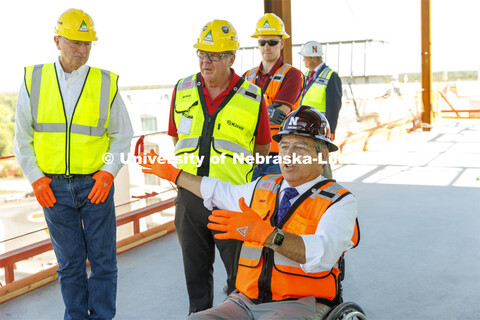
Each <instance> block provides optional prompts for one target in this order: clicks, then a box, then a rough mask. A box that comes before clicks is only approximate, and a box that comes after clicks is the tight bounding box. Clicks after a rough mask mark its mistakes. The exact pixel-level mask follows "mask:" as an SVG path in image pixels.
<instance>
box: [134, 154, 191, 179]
mask: <svg viewBox="0 0 480 320" xmlns="http://www.w3.org/2000/svg"><path fill="white" fill-rule="evenodd" d="M140 156H141V157H142V160H141V162H139V163H138V164H139V165H141V166H142V167H145V168H147V169H142V172H145V173H153V174H154V175H156V176H158V177H160V178H162V179H166V180H168V181H171V182H173V183H176V182H177V178H178V175H179V174H180V172H181V171H182V170H180V169H178V168H175V167H174V166H172V165H171V164H170V163H168V161H167V160H165V159H163V158H162V157H160V156H159V155H158V154H156V153H155V151H153V149H152V150H150V152H149V153H141V154H140Z"/></svg>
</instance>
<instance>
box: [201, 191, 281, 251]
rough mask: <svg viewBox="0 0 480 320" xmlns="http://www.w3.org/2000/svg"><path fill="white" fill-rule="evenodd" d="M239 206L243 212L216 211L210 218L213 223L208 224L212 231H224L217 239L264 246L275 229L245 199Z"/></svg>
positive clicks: (217, 235) (216, 236)
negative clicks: (235, 240)
mask: <svg viewBox="0 0 480 320" xmlns="http://www.w3.org/2000/svg"><path fill="white" fill-rule="evenodd" d="M238 205H239V206H240V209H241V210H242V212H237V211H228V210H214V211H213V212H212V214H211V215H210V216H209V217H208V220H210V221H211V222H213V223H209V224H207V227H208V228H209V229H211V230H217V231H224V232H225V233H217V234H216V235H215V238H217V239H237V240H241V241H247V242H253V243H257V244H259V245H262V246H263V245H264V244H265V240H267V238H268V236H270V234H272V232H273V231H274V230H275V227H272V226H271V225H270V221H263V220H262V218H261V217H260V216H259V215H258V214H257V213H256V212H255V211H253V210H252V209H251V208H249V207H248V206H247V205H246V204H245V199H244V198H240V199H239V200H238Z"/></svg>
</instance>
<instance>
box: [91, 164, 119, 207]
mask: <svg viewBox="0 0 480 320" xmlns="http://www.w3.org/2000/svg"><path fill="white" fill-rule="evenodd" d="M92 178H93V179H94V180H95V185H94V186H93V188H92V191H90V194H89V195H88V199H91V200H90V201H91V202H92V203H95V204H99V203H100V202H104V201H105V199H107V197H108V194H109V193H110V188H111V187H112V183H113V175H112V174H111V173H110V172H107V171H98V172H97V173H95V174H94V175H93V176H92Z"/></svg>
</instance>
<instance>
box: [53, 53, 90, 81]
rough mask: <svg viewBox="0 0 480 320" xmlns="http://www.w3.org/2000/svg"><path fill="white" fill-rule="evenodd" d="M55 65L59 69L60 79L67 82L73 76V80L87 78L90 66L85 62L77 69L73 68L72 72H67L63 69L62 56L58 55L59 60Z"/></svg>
mask: <svg viewBox="0 0 480 320" xmlns="http://www.w3.org/2000/svg"><path fill="white" fill-rule="evenodd" d="M55 67H56V69H57V75H58V77H59V80H62V81H65V82H67V81H68V80H69V79H70V78H72V80H77V79H80V78H85V76H86V75H87V71H88V69H89V66H87V65H86V64H84V65H83V66H81V67H80V68H78V69H77V70H73V72H72V73H66V72H65V71H63V67H62V64H61V63H60V57H58V59H57V61H56V62H55Z"/></svg>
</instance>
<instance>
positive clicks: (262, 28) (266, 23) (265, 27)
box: [259, 20, 274, 30]
mask: <svg viewBox="0 0 480 320" xmlns="http://www.w3.org/2000/svg"><path fill="white" fill-rule="evenodd" d="M259 30H274V29H273V28H272V27H271V26H270V23H268V20H265V23H264V24H263V26H262V27H261V28H260V29H259Z"/></svg>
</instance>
